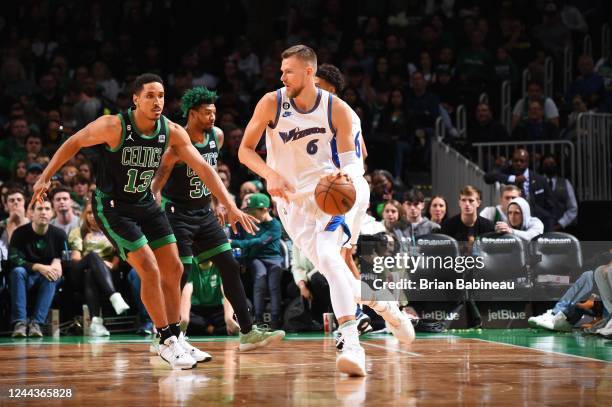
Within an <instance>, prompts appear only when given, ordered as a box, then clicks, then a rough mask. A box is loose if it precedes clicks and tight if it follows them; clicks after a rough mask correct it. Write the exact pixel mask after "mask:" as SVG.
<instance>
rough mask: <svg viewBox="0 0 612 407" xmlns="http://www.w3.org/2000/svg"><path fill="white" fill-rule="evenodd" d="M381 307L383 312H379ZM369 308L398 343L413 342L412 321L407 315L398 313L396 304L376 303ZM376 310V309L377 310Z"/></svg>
mask: <svg viewBox="0 0 612 407" xmlns="http://www.w3.org/2000/svg"><path fill="white" fill-rule="evenodd" d="M382 307H384V310H383V311H380V309H381V308H382ZM371 308H372V309H373V310H374V311H376V313H377V314H378V315H380V316H381V317H383V319H384V320H385V325H386V326H387V328H388V329H389V331H391V333H392V334H393V336H395V337H396V338H397V340H398V341H400V342H401V343H405V344H410V343H412V342H414V338H415V333H414V326H413V325H412V321H411V320H410V318H409V317H408V315H407V314H405V313H403V312H402V311H400V309H399V308H398V307H397V304H395V303H394V302H391V301H389V302H387V303H383V302H378V303H377V304H373V306H372V307H371ZM376 308H378V310H377V309H376Z"/></svg>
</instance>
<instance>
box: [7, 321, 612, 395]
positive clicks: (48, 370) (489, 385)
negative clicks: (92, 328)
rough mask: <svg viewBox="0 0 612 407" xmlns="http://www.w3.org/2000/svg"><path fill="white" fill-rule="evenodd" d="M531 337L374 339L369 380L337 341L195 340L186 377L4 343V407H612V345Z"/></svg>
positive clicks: (92, 343)
mask: <svg viewBox="0 0 612 407" xmlns="http://www.w3.org/2000/svg"><path fill="white" fill-rule="evenodd" d="M526 331H528V330H522V332H523V336H525V335H533V337H530V338H528V339H529V340H528V341H527V342H528V343H527V344H525V343H524V339H525V338H524V337H523V338H522V339H521V337H520V335H519V334H513V333H510V334H508V333H504V332H507V331H501V330H500V332H501V333H491V331H490V332H489V333H488V334H487V333H485V334H484V335H483V334H482V333H478V332H476V333H468V334H461V333H459V334H450V335H449V334H446V335H427V336H420V337H419V338H417V341H416V342H415V343H414V344H412V345H411V346H400V345H399V344H398V343H397V342H396V341H395V340H394V339H393V338H392V337H388V336H374V337H370V338H369V339H367V340H365V341H363V344H364V348H365V350H366V352H367V370H368V376H367V377H366V378H348V377H345V376H342V375H339V374H337V373H336V372H335V368H334V366H335V363H334V362H335V348H334V342H333V340H332V339H331V338H330V337H325V336H322V335H293V336H288V338H287V339H286V340H285V341H283V343H282V344H281V345H280V346H278V347H277V348H275V349H266V350H259V351H255V352H249V353H239V352H237V350H236V345H237V343H236V340H235V339H233V338H231V339H227V338H216V339H210V338H206V339H205V338H194V342H196V343H198V345H199V346H200V347H201V348H202V349H204V350H206V351H208V352H210V353H211V354H212V355H213V360H212V361H211V362H209V363H205V364H200V365H199V366H198V367H197V368H196V369H193V370H188V371H172V370H170V369H169V368H168V367H167V366H166V365H165V364H163V362H160V361H158V358H157V357H156V356H153V355H150V354H149V353H148V342H147V341H146V340H143V339H142V338H140V337H136V336H121V337H113V338H112V339H111V340H108V339H103V340H89V339H88V338H76V339H75V338H74V337H73V338H72V339H66V338H62V340H61V341H59V342H58V341H53V340H51V339H47V338H45V339H44V340H39V341H35V340H19V341H17V340H15V341H13V340H10V339H8V338H3V340H2V341H1V342H0V360H1V361H2V374H0V405H2V406H4V405H7V406H8V405H36V406H53V405H79V406H98V405H105V406H113V407H115V406H123V405H127V406H216V405H230V406H233V405H241V406H261V405H265V406H326V405H330V406H350V407H357V406H360V405H372V406H421V405H422V406H435V405H449V406H454V405H458V406H471V405H474V406H482V405H492V406H524V405H538V406H539V405H546V406H609V405H612V363H610V360H612V341H605V340H603V339H602V340H599V339H594V338H586V339H584V338H581V337H577V336H566V337H562V336H558V335H546V334H539V335H536V334H530V333H529V332H526ZM525 332H526V333H525ZM496 335H497V336H500V337H499V338H497V337H496ZM501 337H504V338H505V339H504V338H501ZM512 337H514V339H512ZM483 338H484V339H483ZM491 338H493V339H491ZM496 338H497V339H496ZM517 338H518V339H517ZM557 338H561V339H560V340H558V339H557ZM568 341H569V342H568ZM581 341H582V342H581ZM584 341H587V342H584ZM588 341H590V342H588ZM504 342H505V343H504ZM566 342H567V343H570V346H569V347H568V346H567V345H563V343H566ZM560 343H561V344H562V346H561V347H559V344H560ZM525 346H528V347H525ZM572 347H574V348H575V349H572ZM580 349H582V351H583V352H586V354H590V355H591V356H579V355H580V353H581V351H580ZM585 349H586V350H585ZM572 353H573V354H572ZM16 388H33V389H36V388H38V389H45V388H64V389H67V388H70V389H71V391H72V398H70V399H68V398H65V399H54V398H44V399H42V398H18V399H17V398H10V397H9V396H10V394H9V391H10V389H16ZM13 394H14V390H13Z"/></svg>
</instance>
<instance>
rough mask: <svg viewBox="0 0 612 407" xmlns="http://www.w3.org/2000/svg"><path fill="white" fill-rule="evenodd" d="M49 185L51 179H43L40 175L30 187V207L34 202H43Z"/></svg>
mask: <svg viewBox="0 0 612 407" xmlns="http://www.w3.org/2000/svg"><path fill="white" fill-rule="evenodd" d="M50 187H51V181H46V182H45V181H43V178H42V177H40V178H39V179H38V181H36V183H35V184H34V186H33V187H32V200H31V201H30V207H32V208H33V207H34V204H35V203H36V202H43V201H44V200H45V198H46V197H47V191H48V190H49V188H50Z"/></svg>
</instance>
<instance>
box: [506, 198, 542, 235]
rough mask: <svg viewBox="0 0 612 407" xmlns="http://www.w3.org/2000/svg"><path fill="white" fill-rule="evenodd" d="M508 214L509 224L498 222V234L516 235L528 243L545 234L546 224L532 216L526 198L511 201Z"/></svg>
mask: <svg viewBox="0 0 612 407" xmlns="http://www.w3.org/2000/svg"><path fill="white" fill-rule="evenodd" d="M506 214H507V216H508V223H506V222H497V223H496V224H495V231H496V232H498V233H509V234H512V235H516V236H518V237H520V238H521V239H523V240H526V241H530V240H531V239H533V238H534V237H536V236H538V235H541V234H542V233H544V224H543V223H542V221H541V220H540V219H538V218H536V217H532V216H531V209H530V208H529V203H527V201H526V200H525V199H524V198H521V197H518V198H514V199H513V200H511V201H510V203H509V204H508V208H507V209H506Z"/></svg>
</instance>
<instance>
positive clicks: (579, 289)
mask: <svg viewBox="0 0 612 407" xmlns="http://www.w3.org/2000/svg"><path fill="white" fill-rule="evenodd" d="M610 264H612V263H611V262H610V261H609V260H608V261H607V262H606V264H602V265H600V266H599V267H597V268H595V270H587V271H585V272H584V273H582V274H581V275H580V277H579V278H578V279H577V280H576V282H575V283H574V284H572V286H571V287H570V288H569V289H568V290H567V291H566V292H565V294H563V296H562V297H561V299H559V301H557V303H556V304H555V306H554V308H553V309H549V310H548V311H546V312H545V313H544V314H542V315H537V316H533V317H531V318H529V320H528V323H529V326H531V327H533V328H536V327H538V328H544V329H548V330H551V331H565V332H569V331H571V330H572V327H573V326H574V325H575V324H576V323H577V322H578V321H580V319H581V318H582V316H583V315H584V308H583V307H581V306H580V303H581V302H583V301H586V300H587V299H588V298H589V296H590V295H591V293H593V291H594V288H595V273H598V274H599V273H602V274H603V272H604V271H605V272H606V273H609V270H610ZM597 286H598V287H599V284H597ZM606 310H607V312H608V314H610V313H612V306H610V305H609V304H608V305H607V306H606Z"/></svg>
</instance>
